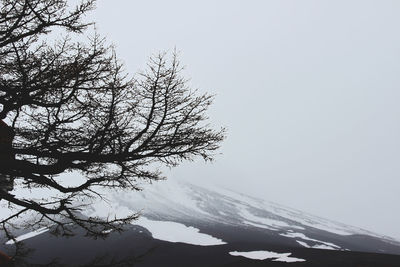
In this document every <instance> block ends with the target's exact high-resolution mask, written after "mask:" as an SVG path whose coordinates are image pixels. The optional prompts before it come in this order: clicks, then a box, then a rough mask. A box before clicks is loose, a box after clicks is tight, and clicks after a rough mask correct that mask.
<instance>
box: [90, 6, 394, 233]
mask: <svg viewBox="0 0 400 267" xmlns="http://www.w3.org/2000/svg"><path fill="white" fill-rule="evenodd" d="M97 6H98V8H97V10H95V11H93V12H92V13H91V15H90V16H89V19H90V20H94V21H96V22H97V29H98V31H99V32H100V33H101V34H102V35H104V36H106V37H107V38H108V40H109V41H110V42H112V43H114V44H115V45H116V48H117V52H118V54H119V57H120V58H121V59H122V60H123V61H124V62H125V63H126V69H127V70H128V71H129V72H130V73H132V74H133V73H135V72H136V71H137V70H139V69H143V68H144V67H145V64H146V61H147V58H148V57H149V56H150V55H151V54H152V53H157V52H158V51H161V50H170V51H171V50H173V49H174V47H176V48H177V49H178V50H179V51H181V61H182V63H183V64H184V65H186V66H187V68H186V73H187V75H188V76H189V77H190V78H191V79H192V80H191V83H192V85H193V87H198V88H200V89H201V91H203V92H211V93H215V94H216V95H217V97H216V101H215V103H214V105H213V107H212V109H211V110H210V113H209V114H210V116H211V118H212V123H213V124H214V125H216V126H225V127H227V128H228V138H227V140H226V141H225V142H224V144H223V147H222V149H221V152H222V153H223V154H222V155H220V156H218V157H217V160H216V161H215V162H214V163H213V164H203V163H201V162H195V163H190V164H184V165H183V166H182V167H179V168H177V169H174V170H172V171H171V172H169V173H168V175H169V176H170V177H172V178H174V177H180V178H185V179H188V180H193V181H197V182H199V181H202V180H204V181H206V182H214V183H216V184H222V185H226V186H228V187H230V188H233V189H236V190H238V191H243V192H245V193H247V194H252V195H254V196H261V197H263V198H266V199H270V200H272V201H275V202H278V203H281V204H284V205H288V206H290V207H293V208H297V209H300V210H303V211H308V212H311V213H313V214H316V215H320V216H322V217H326V218H330V219H334V220H337V221H341V222H344V223H348V224H352V225H355V226H359V227H364V228H366V229H369V230H373V231H376V232H378V233H383V234H387V235H391V236H394V237H397V238H400V228H399V227H398V225H400V212H399V203H400V194H399V190H400V179H399V176H400V164H399V162H400V125H399V121H400V105H399V100H400V90H399V88H400V87H399V86H400V75H399V73H400V49H399V47H400V35H399V33H398V28H399V25H400V16H399V12H400V1H395V0H393V1H386V0H375V1H368V0H334V1H333V0H331V1H326V0H314V1H311V0H303V1H298V0H274V1H269V0H259V1H255V0H251V1H244V0H242V1H237V0H219V1H215V0H203V1H187V0H181V1H178V0H172V1H171V0H169V1H163V0H158V1H156V0H147V1H136V0H135V1H133V0H130V1H128V0H113V1H106V0H98V4H97Z"/></svg>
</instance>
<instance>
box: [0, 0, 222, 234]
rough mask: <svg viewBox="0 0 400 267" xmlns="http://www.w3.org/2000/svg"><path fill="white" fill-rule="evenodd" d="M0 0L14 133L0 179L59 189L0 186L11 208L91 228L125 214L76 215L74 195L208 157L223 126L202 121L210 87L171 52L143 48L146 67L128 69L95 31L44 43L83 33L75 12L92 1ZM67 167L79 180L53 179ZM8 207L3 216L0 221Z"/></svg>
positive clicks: (0, 63) (0, 96) (7, 110)
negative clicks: (40, 192) (50, 38)
mask: <svg viewBox="0 0 400 267" xmlns="http://www.w3.org/2000/svg"><path fill="white" fill-rule="evenodd" d="M0 3H1V8H0V119H2V120H4V121H5V122H7V124H8V125H9V126H10V127H11V128H12V130H13V131H14V133H15V137H14V139H13V143H12V152H11V153H12V155H13V157H11V158H9V159H8V160H7V162H2V163H0V164H1V167H0V176H1V177H3V178H0V179H4V177H13V178H14V179H15V180H20V181H21V182H20V183H18V185H20V186H26V187H45V188H51V189H53V190H55V191H57V192H59V193H60V194H58V195H57V198H53V199H48V200H46V201H38V200H35V199H30V198H29V196H24V197H16V196H14V195H13V194H12V192H10V191H8V190H4V189H3V190H1V189H0V199H3V201H7V202H8V203H9V204H10V205H13V206H16V207H19V209H17V210H18V214H17V215H19V214H21V213H23V212H28V211H32V210H33V211H35V212H38V213H39V214H41V217H40V218H41V219H46V220H47V221H52V222H53V223H56V224H57V225H59V226H65V225H66V224H68V223H71V222H74V223H75V224H78V225H80V226H82V227H84V228H85V229H87V230H88V232H89V233H92V234H95V233H101V230H102V229H104V227H117V226H115V225H116V224H115V222H128V221H129V220H131V219H134V218H135V215H133V216H131V217H129V218H124V219H115V220H108V221H104V220H102V219H100V218H86V217H82V216H80V215H77V214H78V212H79V209H80V207H79V206H77V205H76V202H74V200H76V199H78V198H80V197H82V196H90V195H93V194H96V191H95V189H94V188H99V187H111V188H131V189H133V190H135V189H138V188H137V183H136V181H137V180H138V179H149V180H157V179H160V178H161V177H162V176H161V173H160V172H159V171H157V170H154V168H153V165H154V164H160V163H161V164H164V165H167V166H176V165H178V164H179V163H180V162H181V161H183V160H192V159H193V158H194V157H196V156H200V157H202V158H204V159H206V160H209V159H212V157H213V155H214V153H215V152H214V151H215V150H217V149H218V148H219V145H220V143H221V141H222V140H223V139H224V130H223V129H222V130H214V129H212V128H211V127H210V126H209V125H208V124H207V116H206V114H205V113H206V111H207V109H208V107H209V106H210V104H211V103H212V96H210V95H204V94H203V95H202V94H198V92H196V91H195V90H191V89H190V88H189V87H188V85H187V80H186V79H185V78H184V77H182V76H181V67H180V65H179V62H178V59H177V57H176V55H175V54H174V55H173V56H172V58H170V59H168V57H167V56H166V55H165V54H159V55H157V56H154V57H152V58H151V59H150V61H149V63H148V66H147V70H146V71H144V72H142V73H140V74H138V75H137V76H136V77H135V78H128V76H127V74H126V73H125V72H124V71H123V66H122V65H121V63H120V62H119V61H118V60H117V58H116V55H115V52H114V50H113V48H112V47H111V46H107V45H106V44H105V41H104V40H103V39H101V38H100V37H99V36H97V35H95V36H94V37H92V38H90V39H89V41H87V42H73V41H71V39H69V38H65V39H63V40H59V41H57V42H55V43H54V42H53V43H51V44H50V43H49V42H46V41H43V38H41V37H43V36H45V35H46V34H48V33H50V32H51V31H52V29H54V28H61V29H64V30H65V31H66V32H73V33H76V34H84V30H85V28H86V27H87V26H88V25H89V24H87V23H83V22H82V21H81V17H82V16H83V15H84V14H85V13H86V12H87V11H89V10H91V9H93V8H94V1H92V0H88V1H84V2H82V3H81V4H80V5H79V6H77V7H75V8H72V9H71V8H68V6H67V1H66V0H45V1H43V0H1V1H0ZM67 171H79V172H80V173H81V174H83V176H84V177H85V181H84V182H83V183H82V184H80V185H76V186H65V185H63V184H62V183H60V182H59V181H58V179H57V178H58V176H59V175H60V174H62V173H65V172H67ZM60 196H62V197H60ZM52 215H56V216H52ZM15 216H16V215H13V216H11V217H10V218H7V219H5V220H3V221H2V222H1V224H2V226H3V228H5V226H6V225H7V223H8V222H9V220H10V219H12V218H15ZM99 225H100V226H104V227H100V228H98V227H97V226H99ZM96 227H97V228H96Z"/></svg>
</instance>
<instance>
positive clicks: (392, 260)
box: [0, 181, 400, 266]
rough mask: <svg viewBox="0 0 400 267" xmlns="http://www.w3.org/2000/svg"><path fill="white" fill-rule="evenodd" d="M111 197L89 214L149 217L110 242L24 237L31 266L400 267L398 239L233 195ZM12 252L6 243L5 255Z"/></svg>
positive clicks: (192, 188) (193, 192) (175, 191)
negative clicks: (97, 262) (99, 262)
mask: <svg viewBox="0 0 400 267" xmlns="http://www.w3.org/2000/svg"><path fill="white" fill-rule="evenodd" d="M108 199H109V202H108V203H110V204H106V203H104V202H98V203H94V205H93V206H92V208H91V209H90V210H87V211H86V215H99V216H109V215H111V216H113V215H114V214H117V215H121V216H123V215H126V214H129V213H132V212H140V213H141V214H142V216H141V218H140V219H139V220H137V221H135V222H133V225H131V226H127V227H126V231H125V232H123V233H122V234H119V233H113V232H110V234H109V238H107V239H105V240H91V239H89V238H87V237H85V236H84V234H83V233H80V232H79V231H78V232H77V235H76V236H74V237H72V238H68V239H65V238H60V237H55V236H52V235H51V234H50V232H51V231H47V229H39V230H38V231H36V232H30V233H24V234H25V235H21V236H20V238H19V239H20V240H22V239H25V240H24V241H25V243H26V245H27V247H30V248H34V249H35V250H36V251H35V252H34V253H33V254H32V255H31V256H30V263H32V262H35V263H46V262H48V261H50V260H51V259H52V257H57V258H58V259H59V260H60V262H62V263H67V264H68V265H82V264H90V260H93V259H97V258H99V257H100V258H102V259H103V260H104V255H107V256H105V258H106V261H107V260H110V259H111V258H112V259H128V261H129V260H133V261H134V262H135V266H136V265H138V266H160V265H157V264H160V263H161V262H162V263H163V264H164V265H161V266H188V264H189V263H190V265H193V266H221V265H226V266H249V265H250V266H253V265H254V266H258V265H259V264H261V263H265V262H268V263H269V264H273V265H268V266H286V265H287V264H291V265H292V266H293V264H296V266H355V264H358V263H362V264H363V265H362V266H398V264H397V263H399V262H400V256H396V255H392V256H391V255H386V254H397V255H400V244H399V243H398V242H397V241H396V240H394V239H391V238H389V237H385V236H381V235H378V234H375V233H371V232H369V231H366V230H363V229H360V228H357V227H352V226H348V225H345V224H341V223H337V222H333V221H330V220H326V219H323V218H319V217H316V216H312V215H309V214H306V213H303V212H301V211H297V210H294V209H290V208H287V207H284V206H281V205H279V204H276V203H272V202H268V201H265V200H261V199H257V198H253V197H250V196H246V195H243V194H239V193H235V192H232V191H229V190H225V189H217V188H205V187H201V186H196V185H192V184H186V183H181V182H176V181H166V182H159V183H156V184H153V185H148V186H146V187H145V189H144V190H143V191H142V192H130V193H128V192H117V193H113V194H110V195H108ZM12 246H13V244H12V242H7V243H5V242H4V243H3V248H4V249H10V248H12ZM0 249H1V248H0ZM83 252H84V253H83ZM50 255H51V256H50ZM109 255H113V256H112V257H111V256H109ZM131 264H133V263H132V262H131V263H130V264H128V265H127V266H130V265H131ZM318 264H319V265H318ZM321 264H323V265H321ZM396 264H397V265H396Z"/></svg>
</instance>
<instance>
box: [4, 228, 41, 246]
mask: <svg viewBox="0 0 400 267" xmlns="http://www.w3.org/2000/svg"><path fill="white" fill-rule="evenodd" d="M47 231H49V228H48V227H43V228H40V229H37V230H35V231H32V232H29V233H27V234H23V235H20V236H18V237H16V238H15V240H13V239H10V240H8V241H7V242H6V245H12V244H15V242H20V241H22V240H25V239H28V238H32V237H34V236H37V235H41V234H43V233H45V232H47Z"/></svg>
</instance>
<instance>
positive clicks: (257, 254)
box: [229, 250, 306, 262]
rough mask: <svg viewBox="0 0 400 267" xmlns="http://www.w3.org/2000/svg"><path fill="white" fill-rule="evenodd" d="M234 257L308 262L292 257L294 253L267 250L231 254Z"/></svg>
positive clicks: (233, 252)
mask: <svg viewBox="0 0 400 267" xmlns="http://www.w3.org/2000/svg"><path fill="white" fill-rule="evenodd" d="M229 254H230V255H232V256H242V257H246V258H249V259H253V260H265V259H273V261H281V262H302V261H306V260H304V259H300V258H294V257H290V255H291V254H292V253H277V252H273V251H266V250H258V251H249V252H238V251H231V252H229Z"/></svg>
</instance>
